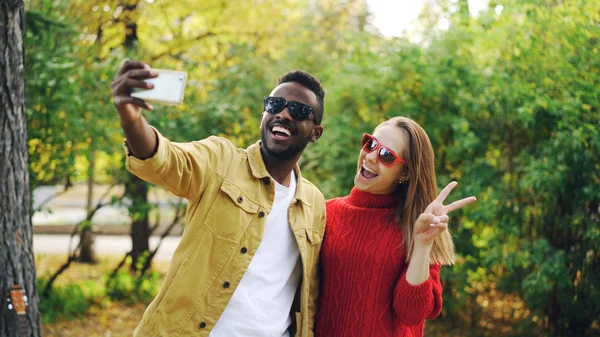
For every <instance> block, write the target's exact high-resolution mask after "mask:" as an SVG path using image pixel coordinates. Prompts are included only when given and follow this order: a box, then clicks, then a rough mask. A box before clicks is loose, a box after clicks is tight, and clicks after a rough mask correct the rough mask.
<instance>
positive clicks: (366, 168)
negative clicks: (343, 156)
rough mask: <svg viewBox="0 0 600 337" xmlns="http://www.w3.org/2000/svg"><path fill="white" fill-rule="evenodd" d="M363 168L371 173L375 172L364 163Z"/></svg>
mask: <svg viewBox="0 0 600 337" xmlns="http://www.w3.org/2000/svg"><path fill="white" fill-rule="evenodd" d="M363 168H364V169H365V171H368V172H371V173H373V174H377V172H375V171H373V170H371V169H369V168H368V167H366V166H364V165H363Z"/></svg>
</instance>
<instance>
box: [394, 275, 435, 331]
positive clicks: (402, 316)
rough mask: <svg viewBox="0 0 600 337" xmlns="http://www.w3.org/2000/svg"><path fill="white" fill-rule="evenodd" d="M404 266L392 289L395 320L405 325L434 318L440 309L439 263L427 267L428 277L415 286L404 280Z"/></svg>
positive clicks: (412, 324)
mask: <svg viewBox="0 0 600 337" xmlns="http://www.w3.org/2000/svg"><path fill="white" fill-rule="evenodd" d="M407 269H408V268H405V269H404V271H403V272H402V275H400V279H399V280H398V283H397V284H396V288H395V289H394V311H395V313H396V319H397V322H398V323H400V324H402V325H406V326H415V325H418V324H421V323H422V322H423V321H424V320H425V319H434V318H436V317H437V316H438V315H439V314H440V311H442V284H441V282H440V265H431V266H430V267H429V279H428V280H427V281H425V282H423V283H421V284H419V285H417V286H413V285H411V284H410V283H408V281H407V280H406V270H407Z"/></svg>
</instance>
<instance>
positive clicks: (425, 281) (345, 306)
mask: <svg viewBox="0 0 600 337" xmlns="http://www.w3.org/2000/svg"><path fill="white" fill-rule="evenodd" d="M433 157H434V156H433V149H432V147H431V143H430V141H429V138H428V137H427V134H426V133H425V131H424V130H423V129H422V128H421V127H420V126H419V125H418V124H417V123H415V122H414V121H412V120H410V119H408V118H404V117H395V118H392V119H390V120H388V121H386V122H383V123H382V124H380V125H379V126H377V128H376V129H375V131H374V133H373V135H372V136H371V135H368V134H365V135H364V137H363V140H362V149H361V151H360V155H359V157H358V169H357V173H356V177H355V179H354V185H355V187H354V188H353V189H352V191H351V192H350V195H348V196H346V197H342V198H337V199H332V200H329V201H328V202H327V226H326V230H325V237H324V242H323V246H322V248H321V269H322V271H323V273H322V278H321V294H320V299H319V303H320V305H319V312H318V314H317V321H316V326H315V336H316V337H337V336H340V337H341V336H343V337H369V336H372V337H386V336H390V337H392V336H393V337H407V336H408V337H415V336H423V327H424V322H425V319H433V318H435V317H437V315H439V313H440V311H441V309H442V286H441V283H440V266H441V265H451V264H453V263H454V258H455V256H454V245H453V243H452V238H451V236H450V233H449V231H447V228H448V213H450V212H452V211H454V210H456V209H459V208H461V207H463V206H465V205H467V204H470V203H472V202H474V201H475V200H476V199H475V197H469V198H465V199H462V200H459V201H455V202H453V203H451V204H449V205H444V204H443V202H444V200H445V199H446V197H447V196H448V194H449V193H450V191H451V190H452V189H453V188H454V187H455V186H456V185H457V183H456V182H451V183H450V184H448V186H446V187H445V188H444V189H443V190H442V192H441V193H440V194H439V195H438V196H437V197H436V194H437V191H436V179H435V170H434V160H433Z"/></svg>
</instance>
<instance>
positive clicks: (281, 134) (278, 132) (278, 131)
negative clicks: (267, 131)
mask: <svg viewBox="0 0 600 337" xmlns="http://www.w3.org/2000/svg"><path fill="white" fill-rule="evenodd" d="M271 133H272V134H273V136H274V138H276V139H288V138H290V137H291V136H292V130H290V129H289V128H286V127H284V126H281V125H275V126H273V127H271Z"/></svg>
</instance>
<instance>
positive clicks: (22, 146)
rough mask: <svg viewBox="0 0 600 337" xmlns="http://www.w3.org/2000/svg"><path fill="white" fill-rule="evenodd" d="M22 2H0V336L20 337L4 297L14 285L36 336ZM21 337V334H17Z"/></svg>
mask: <svg viewBox="0 0 600 337" xmlns="http://www.w3.org/2000/svg"><path fill="white" fill-rule="evenodd" d="M23 20H24V9H23V1H22V0H0V336H6V337H17V336H21V334H20V331H19V319H18V316H17V314H16V312H15V311H14V310H10V309H9V307H11V306H9V304H8V301H7V295H8V290H9V288H10V287H11V286H13V285H20V286H22V287H23V289H24V291H25V295H26V296H27V297H28V306H27V307H26V315H24V316H20V317H21V318H22V317H25V319H24V320H23V321H22V322H23V324H24V326H25V327H26V328H27V329H28V330H29V334H28V336H40V313H39V310H38V295H37V289H36V274H35V262H34V255H33V247H32V246H33V245H32V239H33V238H32V232H33V231H32V225H31V213H30V212H31V200H30V190H29V167H28V156H27V123H26V116H25V79H24V55H23V53H24V51H23V50H24V49H23V32H24V21H23ZM21 337H23V336H21Z"/></svg>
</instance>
